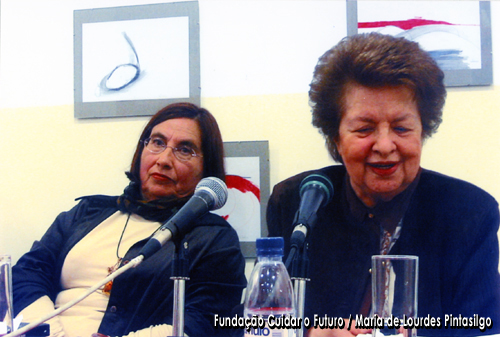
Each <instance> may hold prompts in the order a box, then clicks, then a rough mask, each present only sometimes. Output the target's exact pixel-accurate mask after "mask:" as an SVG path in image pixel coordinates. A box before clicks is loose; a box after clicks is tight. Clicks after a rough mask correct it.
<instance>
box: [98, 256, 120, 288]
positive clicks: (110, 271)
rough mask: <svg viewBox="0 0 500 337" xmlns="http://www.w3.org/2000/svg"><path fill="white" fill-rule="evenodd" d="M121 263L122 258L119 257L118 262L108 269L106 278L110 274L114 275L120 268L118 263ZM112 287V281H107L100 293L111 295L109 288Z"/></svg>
mask: <svg viewBox="0 0 500 337" xmlns="http://www.w3.org/2000/svg"><path fill="white" fill-rule="evenodd" d="M121 262H122V258H121V257H119V258H118V261H117V262H116V263H115V264H114V265H113V266H111V267H108V276H109V275H111V274H112V273H114V272H115V271H116V270H117V269H118V268H119V267H120V263H121ZM112 287H113V280H111V281H109V282H108V283H106V284H105V285H104V287H103V288H102V293H103V294H104V295H108V296H109V295H111V288H112Z"/></svg>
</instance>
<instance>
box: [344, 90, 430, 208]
mask: <svg viewBox="0 0 500 337" xmlns="http://www.w3.org/2000/svg"><path fill="white" fill-rule="evenodd" d="M344 100H345V103H346V105H345V113H344V115H343V116H342V119H341V121H340V127H339V139H338V141H336V144H337V148H338V151H339V154H340V155H341V157H342V160H343V161H344V165H345V167H346V169H347V172H348V173H349V177H350V181H351V185H352V187H353V189H354V191H355V192H356V194H357V196H358V197H359V198H360V199H361V200H362V201H363V202H364V203H365V204H366V205H367V206H369V207H372V206H374V205H375V204H376V203H377V202H378V201H379V200H384V201H387V200H391V199H392V198H393V197H394V196H396V195H397V194H399V193H401V192H402V191H404V190H405V189H406V188H407V187H408V185H409V184H410V183H411V182H412V181H413V180H414V179H415V177H416V175H417V173H418V171H419V168H420V156H421V152H422V122H421V120H420V114H419V112H418V109H417V103H416V101H415V100H414V99H413V95H412V92H411V91H410V90H409V89H408V88H406V87H404V86H398V87H384V88H376V89H373V88H368V87H364V86H361V85H357V84H351V85H350V86H349V87H348V89H347V91H346V94H345V97H344Z"/></svg>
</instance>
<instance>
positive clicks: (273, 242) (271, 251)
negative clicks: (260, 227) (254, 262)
mask: <svg viewBox="0 0 500 337" xmlns="http://www.w3.org/2000/svg"><path fill="white" fill-rule="evenodd" d="M284 246H285V241H284V240H283V238H282V237H272V238H257V240H256V241H255V247H256V248H257V256H262V255H274V256H276V255H279V256H283V247H284Z"/></svg>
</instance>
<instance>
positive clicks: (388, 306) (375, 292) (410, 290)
mask: <svg viewBox="0 0 500 337" xmlns="http://www.w3.org/2000/svg"><path fill="white" fill-rule="evenodd" d="M417 296H418V256H410V255H375V256H372V315H373V316H374V317H375V315H376V317H378V318H379V319H378V324H376V327H375V329H374V330H373V336H374V337H381V336H404V337H415V336H416V335H417V331H416V329H415V328H411V327H410V328H406V327H405V324H407V323H408V322H411V321H412V320H414V319H416V318H417V309H418V308H417V305H418V303H417Z"/></svg>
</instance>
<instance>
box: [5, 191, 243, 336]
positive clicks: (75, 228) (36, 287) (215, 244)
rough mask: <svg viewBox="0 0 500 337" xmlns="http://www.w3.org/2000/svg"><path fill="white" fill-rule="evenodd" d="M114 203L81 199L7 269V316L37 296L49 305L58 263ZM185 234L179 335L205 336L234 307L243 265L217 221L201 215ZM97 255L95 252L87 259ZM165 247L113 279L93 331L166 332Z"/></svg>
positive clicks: (168, 260)
mask: <svg viewBox="0 0 500 337" xmlns="http://www.w3.org/2000/svg"><path fill="white" fill-rule="evenodd" d="M116 200H117V198H116V197H107V196H95V197H86V198H84V199H83V200H81V201H80V202H79V203H78V205H76V206H75V207H74V208H73V209H71V210H70V211H68V212H64V213H61V214H60V215H59V216H58V217H57V219H56V220H55V222H54V223H53V224H52V225H51V226H50V228H49V229H48V230H47V232H46V233H45V234H44V236H43V237H42V239H41V240H40V241H36V242H35V243H34V244H33V247H32V249H31V250H30V252H28V253H26V254H25V255H24V256H22V257H21V259H20V260H19V261H18V262H17V264H16V265H15V266H14V267H13V293H14V310H15V313H16V315H17V313H19V312H20V311H21V310H23V309H24V308H25V307H26V306H28V305H29V304H31V303H32V302H34V301H35V300H37V299H38V298H40V297H41V296H43V295H48V296H49V297H50V298H51V299H52V300H53V301H54V300H55V298H56V296H57V294H58V293H59V291H60V290H61V286H60V282H59V280H60V277H61V268H62V265H63V263H64V259H65V257H66V255H67V254H68V252H69V251H70V250H71V248H72V247H73V246H74V245H75V244H76V243H77V242H78V241H80V240H81V239H82V238H83V237H84V236H85V235H87V234H88V233H89V232H90V231H91V230H92V229H93V228H95V227H96V226H97V225H99V224H100V223H101V222H102V221H103V220H104V219H106V218H108V217H109V216H110V215H111V214H113V213H115V212H116V211H117V210H118V208H117V206H116V205H117V203H116ZM197 221H198V224H197V226H196V228H194V229H193V230H192V231H191V232H190V233H188V234H186V235H185V237H184V238H183V240H182V243H181V247H184V246H185V243H187V247H188V249H187V250H186V251H187V254H188V263H189V265H188V276H189V277H190V279H189V280H188V281H186V291H185V318H184V319H185V330H184V331H185V332H186V333H187V334H188V335H189V336H191V337H197V336H212V335H216V334H218V333H220V332H224V333H227V331H221V330H220V329H218V330H217V331H214V330H213V325H214V324H213V323H214V318H213V316H214V315H215V314H219V316H229V315H230V313H231V309H232V308H233V307H234V306H236V305H237V304H238V303H240V301H241V294H242V291H243V289H244V288H245V286H246V279H245V275H244V268H245V260H244V258H243V255H242V254H241V251H240V247H239V240H238V236H237V234H236V232H235V231H234V229H233V228H232V227H231V226H230V225H229V224H228V223H227V222H226V221H225V220H224V219H222V218H221V217H219V216H218V215H214V214H211V213H207V214H206V215H204V216H202V217H201V218H199V219H198V220H197ZM146 242H147V240H142V241H139V242H137V243H136V244H134V245H133V246H132V247H131V248H130V250H129V251H128V252H127V254H126V255H125V257H124V261H126V260H130V259H132V258H134V257H136V256H137V254H138V252H139V250H140V249H141V247H142V246H143V245H144V244H145V243H146ZM94 253H95V254H99V252H94ZM173 254H174V244H173V243H172V242H168V243H167V244H166V245H165V246H163V247H162V248H161V250H160V251H158V252H157V253H155V254H154V255H153V256H151V257H150V258H148V259H145V260H144V261H143V262H142V263H141V264H140V265H139V266H137V267H136V268H133V269H130V270H128V271H126V272H125V273H124V274H122V275H120V276H118V277H117V278H116V279H115V280H114V283H113V289H112V292H111V295H110V298H109V303H108V307H107V310H106V313H105V315H104V318H103V320H102V322H101V325H100V328H99V331H98V332H100V333H102V334H105V335H110V336H123V335H126V334H128V333H129V332H132V331H137V330H140V329H143V328H146V327H149V326H152V325H158V324H164V323H166V324H172V312H173V294H174V291H173V284H174V282H173V281H172V280H171V279H170V277H171V276H172V257H173Z"/></svg>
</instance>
